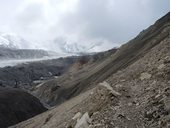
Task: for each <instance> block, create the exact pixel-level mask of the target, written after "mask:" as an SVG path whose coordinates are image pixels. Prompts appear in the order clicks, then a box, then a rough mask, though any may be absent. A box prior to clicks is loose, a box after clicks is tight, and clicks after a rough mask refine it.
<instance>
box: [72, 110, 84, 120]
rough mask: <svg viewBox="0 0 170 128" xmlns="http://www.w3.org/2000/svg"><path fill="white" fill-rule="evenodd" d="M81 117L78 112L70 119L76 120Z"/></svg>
mask: <svg viewBox="0 0 170 128" xmlns="http://www.w3.org/2000/svg"><path fill="white" fill-rule="evenodd" d="M81 116H82V114H81V112H78V113H76V114H75V116H74V117H73V118H72V119H73V120H77V119H80V118H81Z"/></svg>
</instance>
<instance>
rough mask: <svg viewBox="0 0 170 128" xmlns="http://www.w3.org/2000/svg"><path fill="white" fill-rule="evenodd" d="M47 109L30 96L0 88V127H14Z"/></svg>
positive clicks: (14, 90) (22, 92)
mask: <svg viewBox="0 0 170 128" xmlns="http://www.w3.org/2000/svg"><path fill="white" fill-rule="evenodd" d="M46 110H47V109H46V108H45V107H44V106H43V105H42V104H41V103H40V101H39V100H38V99H37V98H35V97H33V96H32V95H30V94H28V93H26V92H24V91H21V90H18V89H10V88H2V87H0V127H1V128H6V127H8V126H10V125H14V124H16V123H19V122H21V121H24V120H26V119H28V118H31V117H33V116H35V115H37V114H40V113H42V112H44V111H46Z"/></svg>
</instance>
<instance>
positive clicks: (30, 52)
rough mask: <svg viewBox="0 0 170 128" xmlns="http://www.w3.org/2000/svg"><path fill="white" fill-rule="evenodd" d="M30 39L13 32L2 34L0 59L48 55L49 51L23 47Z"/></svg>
mask: <svg viewBox="0 0 170 128" xmlns="http://www.w3.org/2000/svg"><path fill="white" fill-rule="evenodd" d="M27 44H29V42H28V41H26V40H24V39H23V38H20V37H19V36H16V35H13V34H0V59H35V58H42V57H45V56H48V52H46V51H44V50H37V49H22V46H23V45H25V46H26V45H27Z"/></svg>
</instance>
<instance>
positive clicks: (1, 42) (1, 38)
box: [0, 34, 28, 48]
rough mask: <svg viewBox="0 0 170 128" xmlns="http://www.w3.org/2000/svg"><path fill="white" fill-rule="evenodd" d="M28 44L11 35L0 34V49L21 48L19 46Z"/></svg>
mask: <svg viewBox="0 0 170 128" xmlns="http://www.w3.org/2000/svg"><path fill="white" fill-rule="evenodd" d="M23 43H28V42H27V41H25V40H24V39H22V38H20V37H19V36H16V35H13V34H0V47H5V48H21V46H20V45H21V44H23Z"/></svg>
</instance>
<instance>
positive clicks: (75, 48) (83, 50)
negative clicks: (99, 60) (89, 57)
mask: <svg viewBox="0 0 170 128" xmlns="http://www.w3.org/2000/svg"><path fill="white" fill-rule="evenodd" d="M56 45H57V48H58V51H60V52H62V53H69V54H78V55H79V54H88V53H93V52H101V51H106V50H109V49H111V48H113V47H114V46H113V45H111V44H109V43H108V44H106V43H100V42H96V43H91V44H89V45H86V44H78V43H68V42H57V43H56Z"/></svg>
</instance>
